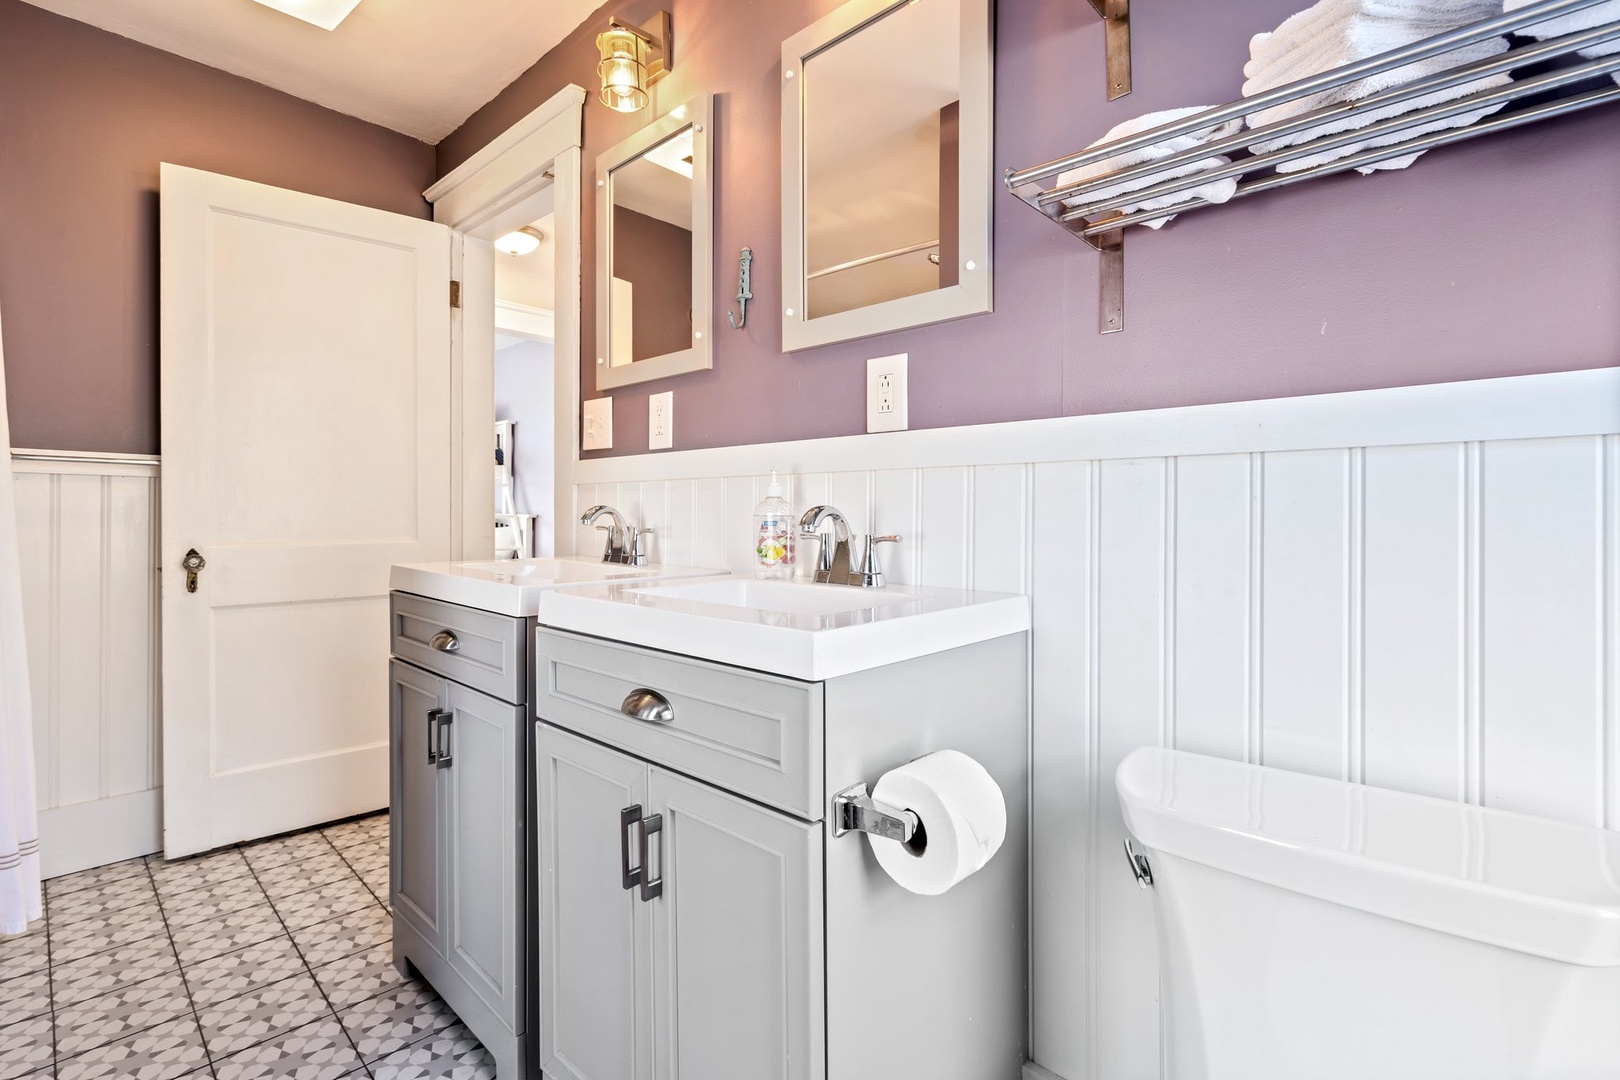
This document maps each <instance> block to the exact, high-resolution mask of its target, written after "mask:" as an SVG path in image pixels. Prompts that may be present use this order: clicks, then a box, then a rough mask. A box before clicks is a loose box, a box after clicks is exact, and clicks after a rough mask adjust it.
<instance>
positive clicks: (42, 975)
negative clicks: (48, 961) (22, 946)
mask: <svg viewBox="0 0 1620 1080" xmlns="http://www.w3.org/2000/svg"><path fill="white" fill-rule="evenodd" d="M3 948H5V944H4V942H0V949H3ZM50 1011H51V972H50V969H49V968H40V969H39V970H38V971H31V972H29V973H28V974H26V975H19V976H17V977H16V978H15V979H7V980H6V981H5V982H0V1024H14V1023H16V1022H17V1021H18V1020H32V1019H33V1018H34V1017H36V1016H38V1015H40V1014H41V1013H48V1012H50Z"/></svg>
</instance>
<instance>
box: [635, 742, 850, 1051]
mask: <svg viewBox="0 0 1620 1080" xmlns="http://www.w3.org/2000/svg"><path fill="white" fill-rule="evenodd" d="M651 796H652V809H653V811H654V812H656V813H659V814H662V815H663V834H662V837H663V840H662V843H663V850H662V851H659V850H658V848H657V846H656V845H654V850H653V852H652V853H651V862H652V864H653V866H654V867H655V869H657V868H659V865H660V864H662V867H661V869H662V874H663V877H664V891H663V896H662V897H660V898H658V899H656V900H654V901H652V903H651V905H650V907H651V908H652V920H653V958H654V959H653V963H654V968H655V975H654V983H653V999H654V1009H655V1012H656V1016H657V1020H656V1023H655V1032H656V1043H655V1048H654V1055H655V1056H654V1062H655V1071H654V1076H655V1077H656V1078H657V1080H821V1077H822V1076H823V1075H824V1074H825V1062H824V1050H825V1043H824V1003H825V998H824V989H823V987H824V981H825V980H824V969H823V964H822V959H823V952H822V925H823V924H822V895H823V894H822V861H821V846H822V827H821V826H820V825H818V824H809V823H806V822H802V821H796V820H794V819H791V818H788V817H784V816H783V815H781V814H778V813H775V812H773V811H770V810H767V809H765V808H763V807H760V806H757V805H755V804H753V803H750V802H747V801H745V800H743V799H740V798H737V797H735V796H732V795H727V794H725V793H724V792H721V791H718V790H716V789H714V788H711V787H709V786H707V785H705V784H700V783H697V782H695V781H692V780H687V779H685V778H683V777H680V776H676V775H675V774H673V773H669V772H666V771H664V770H663V769H659V768H653V769H652V778H651Z"/></svg>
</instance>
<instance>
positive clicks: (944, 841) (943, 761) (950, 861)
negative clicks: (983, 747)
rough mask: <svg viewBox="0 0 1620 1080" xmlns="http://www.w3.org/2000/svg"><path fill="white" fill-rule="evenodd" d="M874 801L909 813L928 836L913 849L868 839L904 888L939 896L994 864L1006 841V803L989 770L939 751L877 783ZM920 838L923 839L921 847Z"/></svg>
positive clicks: (953, 753) (950, 752) (911, 845)
mask: <svg viewBox="0 0 1620 1080" xmlns="http://www.w3.org/2000/svg"><path fill="white" fill-rule="evenodd" d="M872 798H873V799H874V800H876V801H877V802H880V803H885V804H887V805H889V806H893V807H897V808H899V809H902V810H910V811H911V812H912V813H914V814H916V815H917V818H918V820H920V821H921V822H922V832H923V837H921V838H918V839H913V841H912V842H911V843H909V844H899V843H896V842H895V841H893V840H884V839H882V838H880V837H876V836H872V835H870V834H868V835H867V837H866V839H867V841H868V842H870V843H871V845H872V854H873V855H876V856H877V861H878V865H879V866H881V867H883V869H884V871H885V872H886V873H887V874H888V875H889V876H890V877H891V878H893V879H894V880H895V881H896V882H897V883H898V884H899V885H900V887H901V888H903V889H909V890H911V891H912V892H914V893H919V894H921V895H923V896H938V895H939V894H940V893H943V892H945V891H946V890H947V889H949V888H951V887H952V886H953V885H955V884H956V883H957V882H959V881H961V880H962V879H963V878H966V877H968V876H969V875H971V874H972V873H974V872H975V871H977V870H978V869H979V868H980V867H982V866H983V865H984V864H985V863H987V862H989V861H990V857H991V856H993V855H994V854H995V853H996V851H997V850H999V849H1000V847H1001V842H1002V840H1004V839H1006V836H1007V803H1006V800H1004V799H1003V798H1002V797H1001V788H999V787H997V786H996V782H995V781H994V780H992V779H991V778H990V774H989V773H988V772H986V771H985V769H984V766H983V765H980V764H979V763H978V762H977V761H974V760H973V759H972V758H970V757H968V756H967V755H966V754H962V753H958V752H957V751H955V750H940V751H937V752H935V753H932V754H928V755H926V756H925V757H920V758H918V759H917V760H916V761H913V762H911V763H910V764H909V765H902V766H900V767H899V768H898V769H891V770H889V771H888V772H886V773H884V774H883V775H882V776H881V777H879V778H878V782H877V785H876V786H875V787H874V788H873V789H872ZM919 839H921V840H922V842H921V843H919Z"/></svg>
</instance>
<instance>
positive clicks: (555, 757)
mask: <svg viewBox="0 0 1620 1080" xmlns="http://www.w3.org/2000/svg"><path fill="white" fill-rule="evenodd" d="M536 743H537V745H536V748H535V753H536V756H537V758H538V760H537V762H536V770H535V774H536V778H537V782H538V784H539V789H540V790H539V798H538V802H537V814H536V816H537V818H538V820H539V829H540V837H539V860H540V866H539V880H540V942H539V948H540V1019H539V1023H540V1051H539V1057H540V1065H541V1068H543V1069H544V1070H545V1074H546V1076H547V1077H548V1078H549V1080H649V1078H650V1077H651V1075H652V1069H651V1063H652V1010H651V1001H650V995H649V993H648V988H649V987H650V986H651V984H652V965H651V959H652V951H651V948H650V938H651V918H650V909H651V907H652V906H653V904H649V903H643V902H642V901H641V899H640V889H639V888H637V887H631V888H626V887H625V879H626V868H627V867H629V868H639V867H640V866H641V853H640V845H639V841H638V839H637V837H636V836H635V835H633V834H634V832H635V830H634V829H633V828H625V827H624V826H623V824H622V822H624V820H625V817H626V814H625V811H627V810H631V809H632V808H639V809H636V810H635V811H634V812H633V813H632V814H630V815H628V816H630V817H632V818H633V817H635V816H637V815H638V814H639V813H640V812H641V811H642V810H644V809H645V808H646V805H647V766H646V765H644V764H642V763H641V762H640V761H637V760H636V759H634V758H632V757H629V756H627V755H625V754H621V753H619V752H617V751H615V750H609V749H607V748H605V747H602V746H598V745H597V744H595V743H592V742H588V741H586V740H585V739H581V738H579V737H577V736H574V735H569V734H567V733H566V732H564V731H562V730H560V729H558V728H555V727H552V726H551V725H550V724H541V725H540V730H539V733H538V737H537V740H536ZM653 903H656V901H654V902H653Z"/></svg>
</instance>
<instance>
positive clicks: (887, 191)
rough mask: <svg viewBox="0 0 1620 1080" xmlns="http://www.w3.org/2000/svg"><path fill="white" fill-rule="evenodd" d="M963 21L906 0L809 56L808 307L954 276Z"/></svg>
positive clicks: (938, 7)
mask: <svg viewBox="0 0 1620 1080" xmlns="http://www.w3.org/2000/svg"><path fill="white" fill-rule="evenodd" d="M960 25H961V14H960V8H959V6H958V4H957V2H956V0H927V2H926V3H914V4H902V5H900V6H898V7H895V8H892V9H890V10H889V11H888V12H887V13H885V14H883V15H881V16H880V17H879V18H878V19H877V20H875V21H874V22H871V23H868V24H867V25H865V26H863V27H861V28H860V29H859V31H858V32H856V33H854V34H850V35H848V36H846V37H844V38H842V39H841V40H839V41H836V42H834V43H833V44H832V45H830V46H828V47H827V48H825V49H823V50H821V51H820V52H818V53H816V54H814V55H813V56H811V57H809V58H807V59H806V60H805V62H804V86H803V90H802V91H801V92H802V93H803V94H804V157H805V161H804V226H805V252H804V255H805V258H804V261H805V279H806V283H807V290H806V308H807V314H808V317H810V318H812V319H814V318H819V317H821V316H824V315H832V314H836V313H838V312H841V311H849V310H851V309H854V308H860V307H866V306H868V305H870V304H879V303H882V302H884V301H886V300H894V299H897V298H899V297H903V296H914V295H916V294H918V293H925V292H933V291H934V290H936V289H940V288H945V287H948V286H951V285H954V284H956V278H957V275H956V262H957V260H956V251H957V231H958V217H959V215H958V208H957V154H958V132H959V128H958V117H959V113H960V107H959V104H958V102H959V99H960V97H961V92H962V85H961V64H960V56H961V41H960V32H959V29H960Z"/></svg>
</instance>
